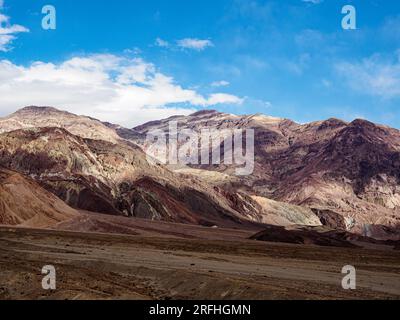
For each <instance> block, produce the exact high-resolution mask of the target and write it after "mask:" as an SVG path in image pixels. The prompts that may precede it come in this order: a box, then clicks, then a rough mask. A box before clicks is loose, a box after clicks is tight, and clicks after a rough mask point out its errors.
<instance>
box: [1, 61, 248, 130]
mask: <svg viewBox="0 0 400 320" xmlns="http://www.w3.org/2000/svg"><path fill="white" fill-rule="evenodd" d="M0 97H1V99H0V113H1V114H2V115H6V114H8V113H10V112H13V111H15V110H16V109H18V108H21V107H23V106H26V105H38V106H54V107H58V108H61V109H64V110H68V111H70V112H74V113H78V114H85V115H89V116H92V117H95V118H98V119H100V120H103V121H110V122H114V123H119V124H122V125H124V126H128V127H132V126H134V125H137V124H141V123H144V122H146V121H150V120H154V119H160V118H164V117H168V116H171V115H176V114H185V115H186V114H189V113H191V112H194V111H195V108H196V107H202V108H204V107H210V106H215V105H218V104H241V103H242V102H243V99H241V98H239V97H237V96H234V95H230V94H226V93H214V94H211V95H209V96H204V95H202V94H200V93H198V92H196V91H195V90H190V89H185V88H183V87H182V86H180V85H179V84H176V83H175V81H174V79H173V78H172V77H169V76H167V75H164V74H162V73H161V72H159V71H158V70H157V68H156V67H155V66H154V65H153V64H151V63H148V62H146V61H144V60H143V59H141V58H127V57H122V56H116V55H105V54H96V55H90V56H78V57H74V58H71V59H69V60H66V61H64V62H61V63H59V64H54V63H46V62H40V61H37V62H33V63H32V64H30V65H29V66H22V65H16V64H14V63H12V62H10V61H8V60H2V61H0Z"/></svg>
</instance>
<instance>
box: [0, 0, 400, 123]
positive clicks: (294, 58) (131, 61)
mask: <svg viewBox="0 0 400 320" xmlns="http://www.w3.org/2000/svg"><path fill="white" fill-rule="evenodd" d="M1 2H2V0H0V5H1ZM47 4H51V5H53V6H54V7H55V8H56V12H57V29H56V30H43V29H42V27H41V20H42V18H43V16H44V15H43V14H42V13H41V9H42V7H43V6H44V5H47ZM346 4H351V5H353V6H354V7H355V8H356V10H357V30H343V29H342V26H341V20H342V18H343V15H342V14H341V9H342V7H343V6H344V5H346ZM0 14H1V16H0V17H6V18H3V20H1V18H0V21H2V25H1V28H0V60H1V61H2V63H0V115H5V114H8V113H10V112H12V111H15V110H16V109H18V108H19V107H22V106H23V105H25V104H39V105H48V104H51V105H54V106H56V107H60V108H63V109H67V110H70V111H72V112H77V113H80V114H87V115H91V116H95V117H98V118H100V119H101V120H109V121H114V122H118V123H121V124H123V125H126V126H133V125H136V124H139V123H141V122H144V121H148V120H152V119H157V118H160V117H165V116H169V115H172V114H175V113H180V114H188V113H191V112H192V111H194V110H196V109H203V108H210V109H217V110H220V111H224V112H230V113H237V114H250V113H264V114H268V115H272V116H278V117H285V118H290V119H293V120H295V121H298V122H309V121H314V120H321V119H326V118H330V117H337V118H342V119H344V120H349V121H351V120H353V119H355V118H366V119H369V120H372V121H374V122H378V123H383V124H387V125H390V126H393V127H396V128H400V2H398V1H391V0H360V1H351V0H345V1H342V0H319V1H317V0H313V1H304V0H287V1H282V0H280V1H279V0H276V1H274V0H270V1H261V0H259V1H256V0H213V1H208V0H186V1H184V0H168V1H166V0H163V1H161V0H160V1H155V0H148V1H144V0H141V1H139V0H137V1H134V0H132V1H126V0H114V1H103V0H98V1H92V0H81V1H75V0H68V1H67V0H46V1H42V0H35V1H31V0H4V3H3V5H2V8H1V9H0ZM1 30H8V31H7V32H4V31H3V32H1ZM2 34H3V35H2ZM4 34H6V35H8V36H10V35H11V36H12V37H13V38H12V39H10V38H7V39H5V38H4ZM2 37H3V38H2ZM2 43H3V44H2Z"/></svg>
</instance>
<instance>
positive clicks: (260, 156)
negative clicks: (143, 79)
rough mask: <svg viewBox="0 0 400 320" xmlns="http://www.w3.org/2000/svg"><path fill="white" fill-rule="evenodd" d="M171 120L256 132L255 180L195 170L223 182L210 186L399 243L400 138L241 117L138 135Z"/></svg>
mask: <svg viewBox="0 0 400 320" xmlns="http://www.w3.org/2000/svg"><path fill="white" fill-rule="evenodd" d="M170 120H175V121H178V123H179V126H180V128H190V129H195V130H200V129H202V128H204V127H208V128H218V129H222V128H232V129H233V128H235V129H237V128H239V129H240V128H241V129H246V128H251V129H254V130H255V170H254V172H253V174H252V175H250V176H247V177H242V178H239V179H238V178H237V177H234V169H235V168H234V167H232V166H225V165H224V164H223V163H222V164H221V165H217V166H215V165H213V166H197V167H196V166H193V167H194V168H195V169H202V170H207V172H208V171H217V172H218V173H220V174H223V177H224V179H221V180H220V181H215V180H214V181H213V183H215V184H217V185H218V186H219V187H221V188H225V189H229V190H231V191H233V192H239V191H240V192H243V193H246V194H248V195H251V196H258V197H265V198H269V199H274V200H277V201H279V202H286V203H290V204H294V205H298V206H302V207H306V208H310V209H312V210H313V212H314V213H316V214H317V215H318V216H319V218H320V220H321V221H322V222H323V223H324V224H326V225H327V226H330V227H335V228H345V229H347V230H348V231H351V232H356V233H359V234H363V235H366V236H377V237H382V236H383V237H385V235H386V236H388V237H394V238H398V237H400V235H399V234H398V226H399V225H400V132H399V131H398V130H396V129H392V128H388V127H385V126H381V125H376V124H373V123H371V122H368V121H365V120H355V121H353V122H352V123H346V122H344V121H341V120H338V119H329V120H326V121H320V122H314V123H310V124H305V125H300V124H296V123H294V122H292V121H290V120H285V119H276V118H271V117H266V116H261V115H256V116H241V117H240V116H234V115H227V114H221V113H218V112H215V111H209V112H200V113H196V114H193V115H191V116H188V117H174V118H172V119H166V120H162V121H158V122H152V123H149V124H145V125H142V126H140V127H137V128H134V130H135V131H139V132H141V133H146V132H148V131H149V130H151V129H155V128H161V129H163V128H164V129H166V128H167V125H168V122H169V121H170ZM204 172H206V171H204ZM196 174H197V175H200V174H199V173H198V172H196ZM207 176H209V175H204V177H207ZM227 176H228V177H230V178H227ZM382 226H385V227H386V228H387V230H386V231H387V232H386V231H385V232H384V231H382ZM377 230H379V231H377ZM389 230H390V231H389ZM394 234H396V236H393V235H394Z"/></svg>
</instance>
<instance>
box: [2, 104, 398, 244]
mask: <svg viewBox="0 0 400 320" xmlns="http://www.w3.org/2000/svg"><path fill="white" fill-rule="evenodd" d="M172 120H173V121H177V122H178V124H179V128H180V129H184V128H185V129H193V130H195V131H200V130H201V129H204V128H209V129H254V131H255V169H254V172H253V173H252V174H251V175H249V176H244V177H238V176H235V169H236V167H235V166H232V165H225V164H224V163H223V162H222V164H221V165H199V166H193V165H192V166H175V167H174V166H168V167H166V166H162V165H153V164H150V163H149V162H148V161H147V159H146V155H145V153H144V152H143V151H142V149H141V147H139V146H143V144H144V139H145V136H146V134H147V133H148V132H149V131H150V130H153V129H162V130H165V131H167V130H168V125H169V122H170V121H172ZM0 132H2V134H0V166H3V167H6V168H9V169H12V170H16V171H18V172H20V173H21V174H23V175H27V176H29V177H31V178H33V179H34V180H36V181H37V182H38V183H39V184H40V185H41V186H42V187H44V188H45V189H47V190H48V191H51V192H52V193H53V194H55V195H57V196H58V197H59V198H61V199H62V200H64V201H65V202H66V203H67V204H69V205H71V206H72V207H75V208H80V209H84V210H88V211H95V212H100V213H106V214H112V215H125V216H133V217H144V218H147V219H153V220H164V221H170V222H184V223H192V224H200V225H205V226H214V225H217V226H230V227H232V226H233V227H236V226H237V227H243V226H246V225H247V224H248V223H254V222H257V223H269V224H275V225H284V226H288V225H293V224H297V225H309V226H318V225H320V224H321V223H322V224H324V225H325V226H328V227H330V228H336V229H345V230H347V231H349V232H352V233H358V234H361V235H365V236H373V237H377V238H391V239H398V238H400V232H399V226H400V132H399V131H398V130H395V129H392V128H388V127H384V126H380V125H376V124H373V123H370V122H368V121H364V120H356V121H353V122H352V123H346V122H344V121H341V120H338V119H329V120H326V121H320V122H314V123H309V124H305V125H300V124H297V123H295V122H293V121H290V120H286V119H279V118H273V117H268V116H263V115H249V116H235V115H229V114H224V113H219V112H216V111H201V112H197V113H195V114H193V115H191V116H187V117H186V116H175V117H172V118H169V119H165V120H159V121H153V122H150V123H147V124H144V125H142V126H139V127H137V128H134V129H126V128H122V127H120V126H117V125H113V124H109V123H102V122H100V121H97V120H95V119H91V118H88V117H82V116H76V115H73V114H70V113H66V112H62V111H58V110H56V109H54V108H38V107H28V108H25V109H22V110H21V111H18V112H16V113H14V114H13V115H11V116H9V117H6V118H3V119H0ZM138 145H139V146H138Z"/></svg>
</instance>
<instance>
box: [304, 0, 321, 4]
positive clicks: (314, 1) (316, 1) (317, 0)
mask: <svg viewBox="0 0 400 320" xmlns="http://www.w3.org/2000/svg"><path fill="white" fill-rule="evenodd" d="M301 1H303V2H306V3H311V4H320V3H322V2H324V0H301Z"/></svg>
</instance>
